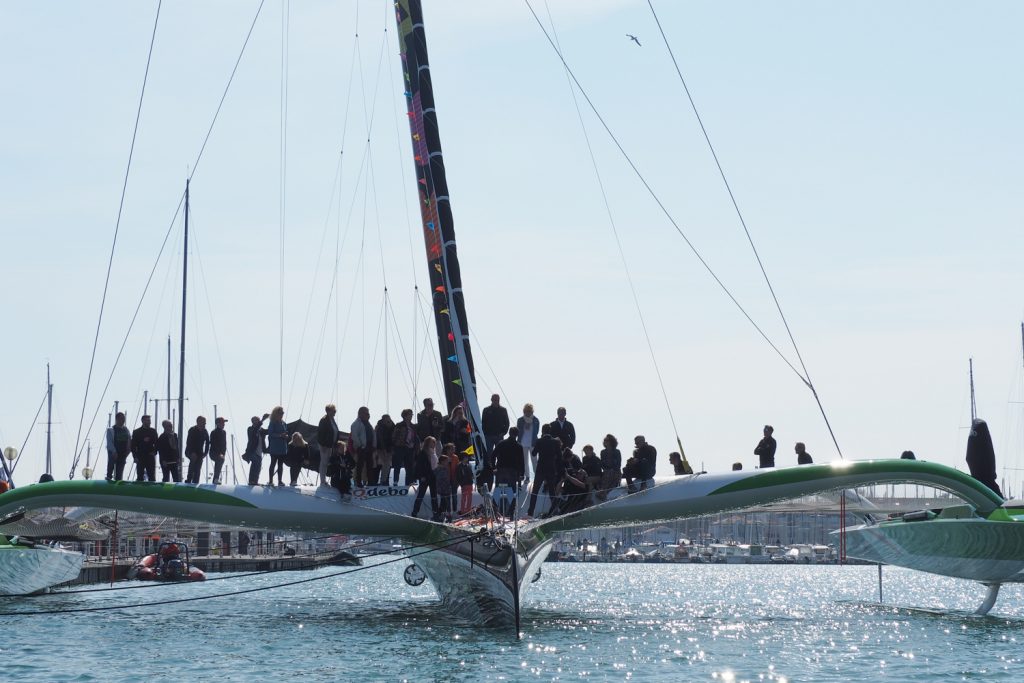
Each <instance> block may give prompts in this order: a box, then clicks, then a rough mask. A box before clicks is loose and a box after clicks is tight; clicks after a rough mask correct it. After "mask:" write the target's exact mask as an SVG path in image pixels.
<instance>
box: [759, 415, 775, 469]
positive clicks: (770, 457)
mask: <svg viewBox="0 0 1024 683" xmlns="http://www.w3.org/2000/svg"><path fill="white" fill-rule="evenodd" d="M763 433H764V438H763V439H761V440H760V441H758V442H757V448H755V449H754V455H756V456H757V457H758V467H760V468H761V469H764V468H766V467H775V439H773V438H772V434H773V433H775V428H774V427H772V426H771V425H765V426H764V432H763Z"/></svg>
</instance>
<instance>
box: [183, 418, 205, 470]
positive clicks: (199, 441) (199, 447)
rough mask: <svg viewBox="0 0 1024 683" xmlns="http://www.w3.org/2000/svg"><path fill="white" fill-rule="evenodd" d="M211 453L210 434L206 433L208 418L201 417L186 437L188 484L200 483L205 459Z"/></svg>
mask: <svg viewBox="0 0 1024 683" xmlns="http://www.w3.org/2000/svg"><path fill="white" fill-rule="evenodd" d="M209 452H210V432H208V431H206V418H205V417H203V416H202V415H200V416H199V417H197V418H196V424H195V426H194V427H191V428H190V429H189V430H188V435H187V436H186V437H185V457H186V458H188V476H187V477H186V478H185V482H186V483H188V484H198V483H199V473H200V472H202V471H203V458H205V457H206V456H207V455H208V454H209Z"/></svg>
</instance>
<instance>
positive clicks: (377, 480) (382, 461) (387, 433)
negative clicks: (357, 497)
mask: <svg viewBox="0 0 1024 683" xmlns="http://www.w3.org/2000/svg"><path fill="white" fill-rule="evenodd" d="M373 434H374V437H375V439H376V442H377V444H376V448H375V449H374V451H373V465H374V467H373V476H372V477H370V485H371V486H375V485H380V486H387V485H388V479H389V478H390V476H391V457H392V453H393V451H394V445H393V444H392V443H391V440H392V439H393V438H394V435H395V423H394V421H393V420H392V419H391V416H390V415H388V414H387V413H385V414H384V415H381V416H380V419H379V420H377V425H376V426H375V427H374V428H373Z"/></svg>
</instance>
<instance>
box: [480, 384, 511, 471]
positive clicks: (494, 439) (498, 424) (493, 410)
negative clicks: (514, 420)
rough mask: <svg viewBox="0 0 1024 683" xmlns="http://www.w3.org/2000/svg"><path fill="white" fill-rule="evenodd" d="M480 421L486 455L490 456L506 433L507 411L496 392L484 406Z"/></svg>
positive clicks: (507, 425) (507, 424)
mask: <svg viewBox="0 0 1024 683" xmlns="http://www.w3.org/2000/svg"><path fill="white" fill-rule="evenodd" d="M481 421H482V422H483V430H484V443H485V444H486V445H487V455H488V456H490V454H491V452H492V451H493V450H494V447H495V446H496V445H497V444H498V442H499V441H501V440H502V439H504V438H505V434H507V433H508V427H509V420H508V411H507V410H505V406H503V405H501V397H500V396H498V395H497V394H492V395H491V405H489V406H487V407H486V408H484V412H483V416H482V418H481Z"/></svg>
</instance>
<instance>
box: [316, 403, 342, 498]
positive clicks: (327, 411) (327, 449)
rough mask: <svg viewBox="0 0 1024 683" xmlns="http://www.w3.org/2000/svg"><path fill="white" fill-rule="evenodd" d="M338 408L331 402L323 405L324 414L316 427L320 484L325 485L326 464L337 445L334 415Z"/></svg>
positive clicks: (336, 425) (336, 428) (336, 427)
mask: <svg viewBox="0 0 1024 683" xmlns="http://www.w3.org/2000/svg"><path fill="white" fill-rule="evenodd" d="M337 413H338V409H337V408H335V407H334V404H333V403H328V404H327V406H325V407H324V416H323V417H322V418H320V424H319V425H317V428H316V445H317V447H318V450H319V452H320V467H319V468H318V469H319V471H320V486H327V466H328V465H329V464H330V462H331V455H333V454H334V449H335V447H336V446H337V445H338V423H337V421H336V420H335V419H334V416H335V415H336V414H337Z"/></svg>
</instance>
